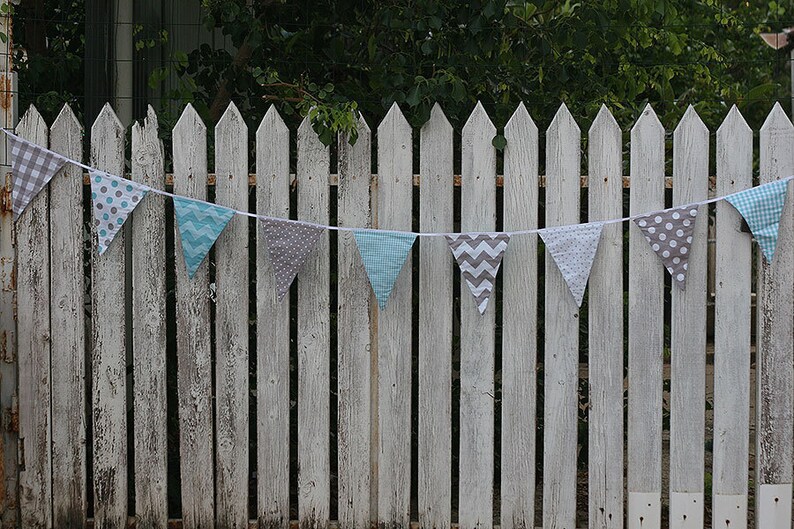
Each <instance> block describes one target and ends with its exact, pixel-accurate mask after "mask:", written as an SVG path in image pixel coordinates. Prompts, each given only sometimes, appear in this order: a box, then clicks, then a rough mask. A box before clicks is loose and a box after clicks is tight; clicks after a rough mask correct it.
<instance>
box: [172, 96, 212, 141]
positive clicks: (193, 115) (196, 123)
mask: <svg viewBox="0 0 794 529" xmlns="http://www.w3.org/2000/svg"><path fill="white" fill-rule="evenodd" d="M196 131H202V132H203V133H205V134H206V131H207V126H206V125H205V124H204V121H203V120H202V119H201V116H199V113H198V112H197V111H196V109H195V108H194V107H193V105H191V104H190V103H188V104H187V105H186V106H185V109H184V110H183V111H182V115H181V116H179V120H178V121H177V122H176V125H174V130H173V136H177V135H180V136H181V135H189V134H195V133H196ZM174 151H176V149H174Z"/></svg>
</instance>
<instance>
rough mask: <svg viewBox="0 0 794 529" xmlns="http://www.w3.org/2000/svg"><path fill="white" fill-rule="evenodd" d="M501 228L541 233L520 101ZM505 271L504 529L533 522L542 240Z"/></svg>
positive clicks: (521, 241) (518, 248) (508, 149)
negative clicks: (538, 310) (538, 296)
mask: <svg viewBox="0 0 794 529" xmlns="http://www.w3.org/2000/svg"><path fill="white" fill-rule="evenodd" d="M505 139H506V140H507V145H506V146H505V155H504V156H505V158H504V173H505V181H504V229H505V230H527V229H535V228H537V227H538V127H537V126H536V125H535V122H534V121H532V118H531V117H530V115H529V113H528V112H527V109H526V107H525V106H524V104H523V103H520V104H519V105H518V108H517V109H516V111H515V112H514V113H513V116H512V117H511V118H510V121H508V122H507V125H505ZM503 266H504V271H503V272H502V278H503V279H502V281H503V286H502V291H503V293H504V294H503V296H504V297H503V301H502V307H503V309H502V458H501V470H502V483H501V493H502V496H501V520H500V522H501V526H502V527H503V528H504V529H524V528H526V527H534V523H535V415H536V409H537V403H536V399H537V386H536V384H537V377H536V362H537V332H538V331H537V280H538V237H537V235H536V234H530V235H521V236H520V237H513V239H512V240H511V241H510V245H509V246H508V248H507V251H506V252H505V257H504V265H503Z"/></svg>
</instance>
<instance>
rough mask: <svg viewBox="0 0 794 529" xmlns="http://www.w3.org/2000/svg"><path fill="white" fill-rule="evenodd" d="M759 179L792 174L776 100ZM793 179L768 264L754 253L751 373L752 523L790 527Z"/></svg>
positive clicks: (787, 134)
mask: <svg viewBox="0 0 794 529" xmlns="http://www.w3.org/2000/svg"><path fill="white" fill-rule="evenodd" d="M760 137H761V147H760V166H759V168H760V177H761V178H760V181H761V183H766V182H771V181H773V180H777V179H779V178H782V177H784V176H788V175H791V174H794V150H792V148H791V146H792V143H793V142H794V126H792V124H791V121H789V119H788V117H787V116H786V113H785V112H784V111H783V109H782V108H781V106H780V104H779V103H775V106H774V108H773V109H772V111H771V112H770V113H769V116H768V117H767V119H766V121H765V122H764V124H763V126H762V127H761V132H760ZM793 188H794V184H793V183H792V182H789V184H788V197H789V198H788V199H787V200H786V205H785V208H784V209H783V214H782V217H781V220H780V230H779V232H778V241H777V249H776V250H775V256H774V261H773V262H772V263H771V264H770V263H768V262H767V261H766V259H764V258H763V257H762V256H760V255H759V258H758V259H759V267H758V268H759V270H758V282H757V285H758V335H757V336H758V338H757V340H758V344H757V348H758V349H757V364H756V372H757V376H758V382H757V385H756V387H757V391H758V395H757V399H756V411H757V413H758V416H757V418H756V431H757V432H759V435H757V436H756V444H757V448H756V457H757V463H756V477H757V479H756V483H757V485H758V487H759V489H758V492H757V494H756V499H757V509H756V516H757V518H756V523H757V527H770V528H774V529H780V528H785V529H788V528H790V527H791V526H792V521H791V492H792V450H794V447H793V446H792V440H791V439H792V431H794V363H792V361H791V344H792V343H794V290H792V288H791V285H792V284H794V264H793V263H794V262H793V261H792V260H793V259H794V201H792V200H791V197H792V196H794V191H792V189H793Z"/></svg>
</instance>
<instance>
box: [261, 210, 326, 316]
mask: <svg viewBox="0 0 794 529" xmlns="http://www.w3.org/2000/svg"><path fill="white" fill-rule="evenodd" d="M324 231H325V228H324V227H322V226H315V225H313V224H307V223H305V222H295V221H291V220H284V219H262V235H263V236H264V238H265V242H266V243H267V249H268V252H269V254H270V264H271V265H272V266H273V276H274V277H275V279H276V292H277V294H278V300H279V301H281V300H283V299H284V296H286V295H287V292H289V287H290V285H292V281H293V280H294V279H295V276H296V275H298V271H299V270H300V268H301V266H302V265H303V263H304V262H305V261H306V258H307V257H308V256H309V254H310V253H311V251H312V250H313V249H314V247H315V245H316V244H317V241H318V239H319V238H320V235H322V233H323V232H324Z"/></svg>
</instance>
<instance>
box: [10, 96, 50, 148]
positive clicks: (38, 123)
mask: <svg viewBox="0 0 794 529" xmlns="http://www.w3.org/2000/svg"><path fill="white" fill-rule="evenodd" d="M17 133H18V134H19V135H20V136H21V137H23V138H24V139H26V140H28V141H30V142H33V143H37V144H39V145H41V146H43V147H47V144H46V142H47V124H46V123H45V122H44V118H43V117H41V114H40V113H39V109H37V108H36V107H35V105H30V106H29V107H28V109H27V110H26V111H25V115H23V116H22V119H20V120H19V123H18V124H17Z"/></svg>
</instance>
